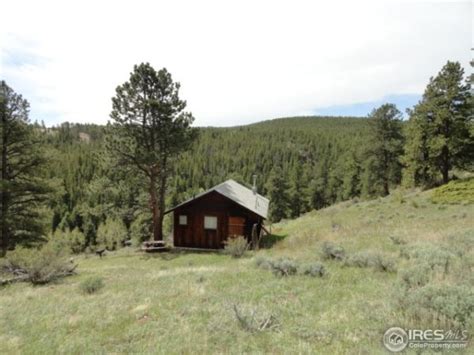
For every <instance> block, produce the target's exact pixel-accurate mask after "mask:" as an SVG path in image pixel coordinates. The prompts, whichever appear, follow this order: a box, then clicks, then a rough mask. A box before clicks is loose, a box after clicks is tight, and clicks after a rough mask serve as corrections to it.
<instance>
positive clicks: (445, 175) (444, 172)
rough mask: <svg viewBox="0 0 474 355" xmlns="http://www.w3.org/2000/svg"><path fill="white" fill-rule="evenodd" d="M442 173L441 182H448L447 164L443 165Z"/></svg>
mask: <svg viewBox="0 0 474 355" xmlns="http://www.w3.org/2000/svg"><path fill="white" fill-rule="evenodd" d="M442 173H443V184H447V183H448V182H449V168H448V165H447V164H444V165H443V168H442Z"/></svg>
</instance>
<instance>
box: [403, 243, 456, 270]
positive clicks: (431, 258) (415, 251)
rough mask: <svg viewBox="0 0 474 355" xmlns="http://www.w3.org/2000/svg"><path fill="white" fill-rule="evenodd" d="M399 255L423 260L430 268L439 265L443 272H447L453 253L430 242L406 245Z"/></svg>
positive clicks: (419, 260)
mask: <svg viewBox="0 0 474 355" xmlns="http://www.w3.org/2000/svg"><path fill="white" fill-rule="evenodd" d="M401 255H402V256H404V257H406V258H407V259H417V260H418V262H423V263H425V264H427V265H429V267H430V268H431V269H433V270H434V269H435V268H436V267H441V268H442V269H443V270H444V272H445V273H448V272H449V265H450V261H451V259H452V258H453V257H454V254H453V253H451V252H450V251H449V250H446V249H442V248H441V247H438V246H435V245H431V244H420V245H414V246H410V245H408V246H407V247H406V248H405V249H404V250H403V251H401Z"/></svg>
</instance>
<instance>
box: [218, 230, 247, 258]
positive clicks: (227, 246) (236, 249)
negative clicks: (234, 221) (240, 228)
mask: <svg viewBox="0 0 474 355" xmlns="http://www.w3.org/2000/svg"><path fill="white" fill-rule="evenodd" d="M248 249H249V243H248V242H247V239H246V238H245V237H243V236H241V235H239V236H236V237H231V238H229V239H227V240H226V241H225V242H224V251H225V253H226V254H229V255H232V256H233V257H234V258H240V257H242V256H243V255H244V254H245V252H246V251H247V250H248Z"/></svg>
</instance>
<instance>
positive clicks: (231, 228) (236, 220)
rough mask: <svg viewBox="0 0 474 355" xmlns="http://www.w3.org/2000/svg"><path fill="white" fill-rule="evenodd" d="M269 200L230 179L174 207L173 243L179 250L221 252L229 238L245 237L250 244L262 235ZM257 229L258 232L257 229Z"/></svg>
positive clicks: (171, 210) (254, 190) (254, 189)
mask: <svg viewBox="0 0 474 355" xmlns="http://www.w3.org/2000/svg"><path fill="white" fill-rule="evenodd" d="M268 205H269V200H268V199H266V198H265V197H263V196H262V195H259V194H258V193H257V191H256V188H255V184H254V188H253V189H249V188H247V187H245V186H243V185H241V184H239V183H238V182H236V181H234V180H227V181H225V182H223V183H221V184H219V185H216V186H214V187H212V188H210V189H209V190H207V191H205V192H202V193H200V194H199V195H197V196H194V197H193V198H191V199H189V200H187V201H184V202H183V203H181V204H179V205H177V206H175V207H173V208H171V209H170V210H168V211H166V212H165V213H169V212H173V241H174V246H175V247H177V248H196V249H221V248H223V247H224V242H225V241H226V240H227V238H229V237H232V236H237V235H242V236H244V237H245V238H247V240H248V241H249V242H251V240H252V232H254V233H255V232H256V233H257V235H259V233H260V230H261V228H262V225H263V221H264V220H265V219H266V218H267V214H268ZM255 229H256V230H255Z"/></svg>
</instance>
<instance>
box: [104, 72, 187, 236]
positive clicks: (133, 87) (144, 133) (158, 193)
mask: <svg viewBox="0 0 474 355" xmlns="http://www.w3.org/2000/svg"><path fill="white" fill-rule="evenodd" d="M179 88H180V85H179V83H174V82H173V80H172V78H171V74H170V73H169V72H168V71H167V70H166V69H161V70H159V71H156V70H155V69H153V67H152V66H151V65H150V64H148V63H146V64H144V63H142V64H140V65H136V66H135V67H134V70H133V72H132V73H131V74H130V79H129V81H127V82H126V83H124V84H123V85H120V86H118V87H117V89H116V96H115V97H114V98H113V99H112V107H113V108H112V112H111V114H110V117H111V118H112V119H113V121H114V122H113V125H111V126H110V127H109V135H108V141H107V146H108V149H109V150H110V152H112V153H113V154H115V155H116V156H117V158H118V162H119V164H123V165H126V166H129V167H131V168H132V170H133V171H134V172H136V173H140V174H141V175H142V176H144V177H145V179H146V181H147V190H148V194H149V197H150V210H151V214H152V223H153V238H154V239H155V240H162V239H163V217H164V212H165V193H166V185H167V179H168V176H169V174H170V172H171V163H172V160H173V159H174V158H175V157H176V156H177V155H178V154H179V153H181V152H182V151H184V150H186V149H187V148H188V147H189V146H190V144H191V142H192V141H193V139H194V138H195V136H196V134H195V133H196V131H195V130H194V129H192V128H191V123H192V122H193V120H194V118H193V116H192V115H191V113H188V112H184V109H185V107H186V101H183V100H181V99H180V98H179Z"/></svg>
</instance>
